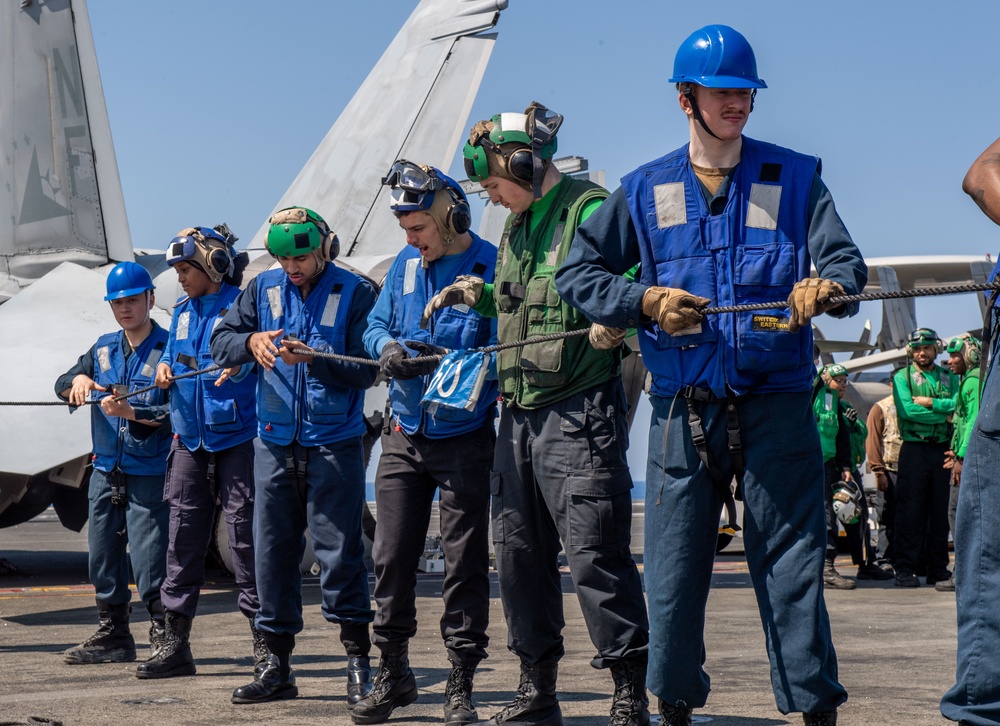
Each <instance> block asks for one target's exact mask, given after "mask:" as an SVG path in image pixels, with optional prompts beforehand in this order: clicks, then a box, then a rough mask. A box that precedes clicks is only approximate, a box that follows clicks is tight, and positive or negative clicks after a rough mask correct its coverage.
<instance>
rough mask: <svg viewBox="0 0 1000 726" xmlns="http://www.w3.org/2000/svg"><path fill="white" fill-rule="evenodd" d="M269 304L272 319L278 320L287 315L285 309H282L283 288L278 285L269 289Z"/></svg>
mask: <svg viewBox="0 0 1000 726" xmlns="http://www.w3.org/2000/svg"><path fill="white" fill-rule="evenodd" d="M267 302H268V304H269V305H270V306H271V317H272V318H274V319H275V320H277V319H278V318H280V317H281V316H282V315H284V314H285V313H284V309H283V308H282V307H281V288H280V287H278V286H277V285H275V286H274V287H269V288H267Z"/></svg>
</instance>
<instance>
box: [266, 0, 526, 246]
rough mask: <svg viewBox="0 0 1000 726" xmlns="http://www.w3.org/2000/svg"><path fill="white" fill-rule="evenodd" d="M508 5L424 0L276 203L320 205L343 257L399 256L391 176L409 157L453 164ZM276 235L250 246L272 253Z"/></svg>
mask: <svg viewBox="0 0 1000 726" xmlns="http://www.w3.org/2000/svg"><path fill="white" fill-rule="evenodd" d="M506 7H507V0H422V1H421V2H420V4H419V5H418V6H417V7H416V9H415V10H414V11H413V13H412V14H411V15H410V17H409V18H408V19H407V21H406V23H405V24H404V25H403V27H402V29H401V30H400V31H399V33H398V34H397V35H396V37H395V39H394V40H393V41H392V43H391V44H390V45H389V47H388V48H387V49H386V51H385V53H383V54H382V57H381V58H380V59H379V61H378V63H377V64H376V65H375V67H374V68H373V69H372V71H371V73H369V74H368V77H367V78H366V79H365V81H364V83H363V84H362V86H361V88H360V89H359V90H358V92H357V93H356V94H355V95H354V97H353V98H352V99H351V101H350V103H349V104H348V105H347V107H346V108H345V109H344V111H343V112H342V113H341V114H340V117H339V118H338V119H337V121H336V123H334V125H333V127H332V128H331V129H330V131H329V132H328V133H327V135H326V137H325V138H324V139H323V141H322V142H321V143H320V145H319V147H318V148H317V149H316V151H315V152H314V153H313V155H312V157H311V158H310V159H309V161H308V163H307V164H306V165H305V167H304V168H303V169H302V171H301V172H299V175H298V177H296V179H295V181H293V182H292V185H291V186H290V187H289V188H288V191H287V192H285V194H284V196H282V198H281V200H280V201H279V202H278V204H276V205H275V207H274V209H275V210H277V209H281V208H283V207H287V206H291V205H293V204H299V205H305V206H307V207H310V208H312V209H315V210H316V211H317V212H319V213H320V214H321V215H323V217H324V218H325V219H326V221H327V222H328V223H329V224H330V226H331V227H332V228H333V230H334V231H336V233H337V235H338V236H339V237H340V241H341V254H342V255H345V256H347V255H351V256H353V255H364V256H377V255H385V254H392V255H395V254H396V253H397V252H398V251H399V245H400V239H401V237H400V233H399V227H398V225H397V223H396V220H395V219H394V218H393V216H392V215H390V214H387V213H386V211H385V208H386V206H387V205H388V201H387V194H388V191H387V189H386V188H383V187H381V182H382V177H383V176H384V175H385V173H386V172H387V171H388V170H389V166H390V165H391V164H392V162H393V161H395V160H396V159H397V158H400V157H403V158H407V159H410V160H412V161H415V162H417V163H421V164H430V165H432V166H436V167H439V168H444V169H447V168H448V167H449V166H451V161H452V159H454V157H455V153H456V151H457V149H458V145H459V143H460V142H461V141H462V138H463V136H464V133H465V130H466V124H467V121H468V117H469V111H470V109H471V107H472V102H473V100H474V99H475V96H476V92H477V91H478V90H479V84H480V82H481V81H482V77H483V73H484V72H485V70H486V64H487V61H488V60H489V57H490V53H491V52H492V50H493V44H494V42H495V41H496V34H495V33H486V32H485V31H488V30H490V29H491V28H493V26H494V25H495V24H496V22H497V20H498V18H499V16H500V11H501V10H503V9H504V8H506ZM387 98H389V99H392V111H391V112H387V109H386V99H387ZM266 233H267V225H266V223H265V224H264V225H262V226H261V228H260V230H259V231H258V232H257V234H256V236H255V237H254V239H253V241H252V242H251V244H250V248H251V249H263V246H264V236H265V234H266Z"/></svg>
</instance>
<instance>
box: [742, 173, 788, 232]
mask: <svg viewBox="0 0 1000 726" xmlns="http://www.w3.org/2000/svg"><path fill="white" fill-rule="evenodd" d="M780 207H781V187H779V186H775V185H773V184H751V185H750V206H749V207H747V227H753V228H754V229H777V228H778V209H779V208H780Z"/></svg>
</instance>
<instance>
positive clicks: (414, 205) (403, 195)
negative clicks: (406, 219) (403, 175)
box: [389, 187, 434, 212]
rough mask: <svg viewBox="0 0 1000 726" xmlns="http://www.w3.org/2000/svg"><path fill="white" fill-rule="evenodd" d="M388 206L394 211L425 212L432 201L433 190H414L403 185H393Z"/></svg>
mask: <svg viewBox="0 0 1000 726" xmlns="http://www.w3.org/2000/svg"><path fill="white" fill-rule="evenodd" d="M389 196H390V200H389V206H390V207H391V208H392V211H394V212H426V211H427V210H428V209H430V208H431V205H432V204H433V203H434V193H433V192H429V193H428V192H414V191H411V190H409V189H405V188H403V187H393V188H392V191H391V192H390V195H389Z"/></svg>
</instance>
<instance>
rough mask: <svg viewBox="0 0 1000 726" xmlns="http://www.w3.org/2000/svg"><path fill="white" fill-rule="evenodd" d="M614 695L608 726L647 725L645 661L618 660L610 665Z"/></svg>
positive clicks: (647, 699) (647, 705) (647, 706)
mask: <svg viewBox="0 0 1000 726" xmlns="http://www.w3.org/2000/svg"><path fill="white" fill-rule="evenodd" d="M611 677H612V678H614V680H615V695H614V696H613V698H612V700H611V720H610V721H609V722H608V726H649V698H648V697H647V696H646V661H645V660H642V661H620V662H618V663H615V664H614V665H613V666H611Z"/></svg>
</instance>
